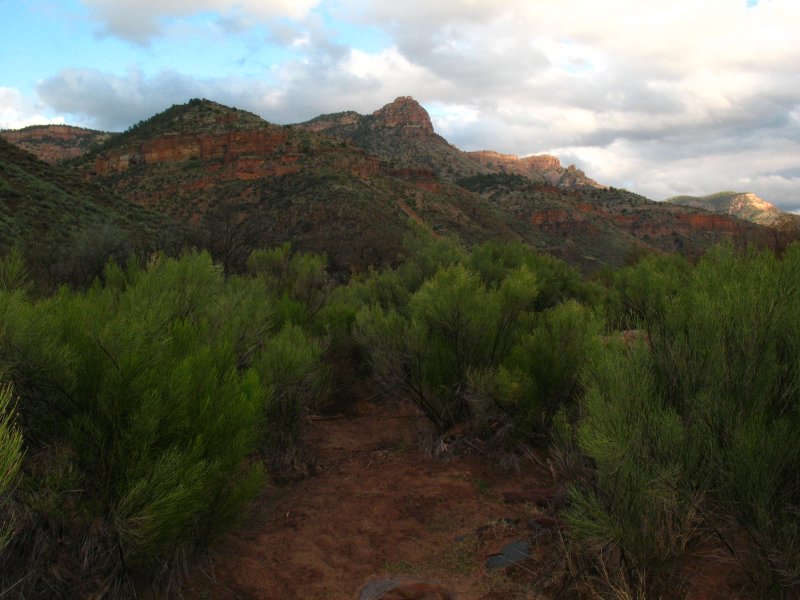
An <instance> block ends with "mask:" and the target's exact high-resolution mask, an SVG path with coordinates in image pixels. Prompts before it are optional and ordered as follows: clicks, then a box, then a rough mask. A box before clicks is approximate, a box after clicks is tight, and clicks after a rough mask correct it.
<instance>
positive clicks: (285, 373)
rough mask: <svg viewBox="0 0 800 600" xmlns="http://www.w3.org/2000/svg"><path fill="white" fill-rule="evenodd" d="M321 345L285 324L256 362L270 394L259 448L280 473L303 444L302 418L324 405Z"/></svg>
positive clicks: (325, 378) (325, 375)
mask: <svg viewBox="0 0 800 600" xmlns="http://www.w3.org/2000/svg"><path fill="white" fill-rule="evenodd" d="M322 352H323V347H322V345H321V344H320V343H319V342H317V341H315V340H314V339H312V338H310V337H309V336H308V335H307V334H306V333H305V332H304V331H303V330H302V329H301V328H300V327H298V326H297V325H291V324H289V325H286V326H284V328H283V329H282V330H281V331H280V332H278V333H277V334H276V335H274V336H272V337H271V338H269V339H267V341H266V342H265V344H264V348H263V350H262V352H261V354H260V355H259V356H258V357H257V359H256V360H255V362H254V368H255V370H256V371H257V372H258V374H259V376H260V379H261V381H262V383H263V385H264V386H265V387H269V389H270V390H271V394H270V395H269V398H268V399H267V402H266V403H265V406H264V412H263V416H262V419H263V422H264V426H263V431H262V434H261V439H260V445H261V447H262V450H263V451H264V453H265V454H266V456H267V458H268V459H269V460H270V462H271V463H272V464H273V465H275V466H276V467H277V468H280V469H281V470H285V469H286V468H287V467H297V466H298V465H293V464H292V462H293V460H294V457H295V453H296V451H297V449H298V446H299V442H300V432H301V424H302V417H303V416H304V414H305V413H306V411H307V410H308V409H309V408H316V407H318V406H319V404H320V403H321V401H322V399H323V397H324V395H325V393H326V392H327V390H328V387H329V380H330V372H329V370H328V369H327V368H326V367H324V366H323V365H322V363H321V356H322Z"/></svg>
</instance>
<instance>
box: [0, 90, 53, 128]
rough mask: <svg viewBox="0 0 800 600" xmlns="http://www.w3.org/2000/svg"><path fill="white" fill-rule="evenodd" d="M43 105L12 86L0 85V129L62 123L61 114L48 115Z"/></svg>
mask: <svg viewBox="0 0 800 600" xmlns="http://www.w3.org/2000/svg"><path fill="white" fill-rule="evenodd" d="M46 112H47V111H46V110H45V107H44V106H42V105H41V104H40V103H38V102H36V101H35V100H34V99H33V98H30V97H28V96H25V95H23V94H22V93H20V92H19V90H16V89H14V88H8V87H0V129H20V128H21V127H27V126H28V125H42V124H49V123H64V122H65V119H64V117H63V116H48V115H47V114H46Z"/></svg>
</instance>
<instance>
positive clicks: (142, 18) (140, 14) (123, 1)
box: [83, 0, 318, 44]
mask: <svg viewBox="0 0 800 600" xmlns="http://www.w3.org/2000/svg"><path fill="white" fill-rule="evenodd" d="M317 3H318V0H170V1H169V2H165V1H164V0H83V4H84V5H86V6H87V7H88V8H89V9H90V10H91V12H92V15H93V16H94V18H95V19H97V20H98V21H100V23H101V24H102V31H103V33H105V34H107V35H114V36H117V37H120V38H123V39H126V40H128V41H132V42H135V43H139V44H144V43H147V42H148V41H150V40H151V39H152V38H153V37H156V36H158V35H159V34H161V33H163V31H164V29H163V25H164V22H165V21H166V20H168V19H186V18H189V17H192V16H195V15H198V14H202V13H216V15H217V18H218V20H219V21H220V23H221V24H223V25H224V26H226V27H228V28H241V27H246V26H247V25H248V24H249V23H251V22H267V21H270V20H274V19H280V18H288V19H300V18H302V17H304V16H306V15H307V14H308V13H309V11H310V10H311V9H312V8H313V7H314V6H315V5H316V4H317Z"/></svg>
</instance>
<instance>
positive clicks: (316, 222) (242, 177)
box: [0, 97, 774, 272]
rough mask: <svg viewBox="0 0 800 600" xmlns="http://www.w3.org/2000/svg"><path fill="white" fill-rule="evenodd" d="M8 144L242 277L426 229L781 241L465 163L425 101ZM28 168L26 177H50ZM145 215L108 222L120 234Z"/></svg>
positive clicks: (566, 247) (189, 110)
mask: <svg viewBox="0 0 800 600" xmlns="http://www.w3.org/2000/svg"><path fill="white" fill-rule="evenodd" d="M2 135H3V136H4V137H5V138H7V139H8V140H9V141H10V142H11V143H13V144H16V145H18V146H20V147H23V148H25V149H27V150H28V151H30V152H33V153H34V154H36V155H37V156H39V157H40V158H41V159H43V160H46V161H48V162H51V163H56V162H58V163H60V164H59V165H56V166H54V169H56V168H57V170H51V171H50V172H49V173H50V175H49V177H50V178H51V180H52V179H53V178H55V179H59V178H64V180H65V181H66V180H69V181H70V182H72V183H70V184H68V185H66V187H65V188H64V189H65V190H68V189H72V188H71V187H70V186H72V185H75V186H78V185H79V184H80V186H84V187H81V188H80V189H82V190H89V189H91V190H93V191H92V192H91V194H90V195H92V194H93V195H94V196H93V197H95V198H98V197H99V195H103V194H106V196H105V197H106V198H107V199H108V198H112V197H113V198H117V199H121V200H122V199H124V200H125V201H127V203H126V204H125V207H126V208H124V209H123V208H121V207H122V206H123V205H122V204H119V201H117V200H114V201H113V202H111V201H108V200H107V201H106V204H105V207H106V209H108V210H113V211H116V210H118V209H119V210H122V211H123V212H125V211H130V209H129V208H127V207H128V206H129V204H134V205H137V206H138V207H141V208H142V209H145V210H144V211H140V213H139V214H141V215H148V216H147V217H144V216H142V218H143V219H151V220H152V219H153V218H154V217H153V216H152V215H161V218H162V219H163V220H164V222H165V223H166V222H169V223H177V224H178V226H179V227H180V228H181V229H182V230H184V231H185V232H188V234H187V235H188V238H187V239H188V240H189V241H190V243H191V244H192V245H195V246H200V247H203V248H207V249H209V250H210V251H211V252H212V254H213V255H214V256H215V257H216V258H217V259H218V260H220V261H221V262H222V263H223V264H224V265H225V267H226V268H227V269H229V270H232V271H241V270H242V269H243V268H244V264H245V261H246V258H247V256H248V255H249V253H250V252H251V251H252V250H253V249H255V248H262V247H270V246H275V245H279V244H281V243H283V242H286V241H290V242H292V244H294V245H295V247H296V248H298V249H301V250H307V251H313V252H325V253H326V254H327V256H328V259H329V261H330V263H331V268H333V269H337V270H341V271H342V272H355V271H361V270H364V269H366V268H368V267H370V266H373V265H386V264H393V263H394V262H396V260H397V259H398V256H399V255H400V254H401V252H402V240H403V238H404V237H405V236H406V235H407V234H408V232H409V228H410V227H411V223H415V224H416V225H422V226H423V227H425V228H427V229H428V230H429V231H430V232H431V234H432V235H434V236H448V235H450V236H455V237H457V238H458V239H460V240H462V241H463V242H464V243H466V244H468V245H472V244H476V243H479V242H481V241H485V240H490V239H497V240H505V241H521V242H524V243H527V244H529V245H531V246H532V247H534V248H536V249H537V250H539V251H542V252H547V253H549V254H552V255H553V256H556V257H560V258H563V259H565V260H567V261H569V262H571V263H572V264H575V265H577V266H579V267H580V268H581V269H583V270H586V271H591V270H594V269H596V268H598V267H600V266H602V265H612V266H614V265H621V264H623V263H625V262H626V260H628V259H629V257H631V256H636V255H640V254H641V253H642V252H648V251H656V252H662V251H679V252H682V253H684V254H686V255H697V254H699V253H702V252H703V251H704V250H705V249H707V248H709V247H710V246H712V245H713V244H716V243H718V242H720V241H722V240H726V239H733V240H737V242H741V243H750V242H754V243H759V244H768V243H772V240H773V238H774V235H773V234H772V233H771V232H770V231H768V230H767V229H765V228H763V227H761V226H759V225H757V224H753V223H750V222H747V221H744V220H742V219H740V218H736V216H735V215H730V214H724V215H723V214H712V213H709V212H708V211H707V210H703V209H702V208H696V207H688V206H682V205H679V204H677V203H656V202H651V201H649V200H647V199H646V198H643V197H642V196H638V195H636V194H632V193H630V192H627V191H625V190H619V189H614V188H608V187H604V186H602V185H600V184H598V183H597V182H595V181H593V180H592V179H590V178H589V177H587V176H586V174H584V173H583V172H582V171H580V170H579V169H576V168H575V167H574V166H568V167H563V166H562V165H561V163H560V162H559V160H558V158H556V157H554V156H548V155H538V156H536V155H534V156H528V157H521V158H520V157H517V156H514V155H509V154H500V153H497V152H493V151H489V150H486V151H479V152H464V151H462V150H459V149H458V148H456V147H455V146H453V145H452V144H450V143H448V142H447V141H446V140H445V139H444V138H442V137H441V136H440V135H438V134H437V133H436V132H435V131H434V128H433V125H432V123H431V120H430V117H429V115H428V113H427V111H426V110H425V109H424V108H423V107H422V106H421V105H420V104H419V103H418V102H416V101H415V100H414V99H413V98H410V97H400V98H397V99H396V100H395V101H393V102H391V103H389V104H387V105H386V106H384V107H382V108H380V109H378V110H376V111H375V112H373V113H372V114H369V115H361V114H359V113H356V112H353V111H349V112H341V113H334V114H327V115H321V116H319V117H316V118H315V119H312V120H310V121H307V122H305V123H299V124H296V125H285V126H278V125H274V124H271V123H268V122H267V121H264V120H263V119H261V118H260V117H258V116H257V115H254V114H252V113H249V112H246V111H243V110H238V109H235V108H231V107H227V106H224V105H221V104H218V103H215V102H212V101H209V100H200V99H195V100H192V101H190V102H189V103H187V104H183V105H176V106H173V107H171V108H169V109H167V110H166V111H164V112H162V113H159V114H157V115H155V116H153V117H151V118H150V119H147V120H144V121H141V122H140V123H137V124H136V125H135V126H133V127H131V128H130V129H129V130H128V131H126V132H124V133H119V134H110V133H104V132H97V131H91V130H87V129H81V128H73V127H68V126H43V127H29V128H25V129H22V130H18V131H6V132H3V133H2ZM6 154H7V153H6ZM6 160H9V159H8V158H6ZM14 160H17V159H14ZM23 162H24V161H23ZM25 164H26V165H27V167H25V166H23V167H19V169H17V171H16V172H17V175H15V177H19V176H20V175H19V173H20V172H22V171H25V170H26V169H32V172H33V173H36V172H37V170H39V171H41V169H42V167H34V166H33V163H32V162H30V161H27V162H25ZM88 183H91V184H93V185H92V186H88ZM8 185H11V183H10V182H9V183H8ZM59 185H60V184H56V187H59ZM98 186H100V187H98ZM101 189H102V190H105V191H104V192H102V193H100V192H98V190H101ZM25 193H28V192H25ZM30 193H33V192H30ZM82 193H84V192H82ZM45 196H49V195H48V194H45V193H41V194H38V196H36V198H37V199H36V200H35V202H34V204H36V203H39V204H42V203H45V204H46V203H48V202H51V203H55V204H54V205H53V206H52V207H51V208H50V210H51V211H56V212H60V211H63V212H64V213H65V214H64V215H60V216H59V217H57V218H52V219H49V221H50V222H51V223H52V222H59V221H65V222H68V221H69V220H70V218H72V217H70V216H68V214H69V213H70V212H73V213H74V207H73V208H72V209H67V208H66V206H63V205H62V204H59V203H58V202H57V201H56V200H47V199H45ZM3 202H4V206H3V208H2V210H4V211H5V212H6V213H9V212H10V211H11V205H12V204H13V205H14V207H15V208H14V211H15V214H16V212H17V211H18V210H19V208H18V207H19V206H20V204H19V202H18V201H13V200H12V198H11V197H10V196H9V197H4V198H3ZM78 204H80V203H78ZM100 204H102V203H98V202H96V201H95V202H94V204H93V205H94V206H97V205H100ZM115 207H117V208H115ZM99 210H100V209H99V208H98V209H97V211H99ZM97 211H95V212H97ZM131 214H132V213H131ZM15 218H16V217H15ZM36 218H38V217H35V219H36ZM98 218H99V217H98ZM131 218H134V217H131V216H130V215H128V216H124V217H123V216H118V215H117V216H111V215H107V216H103V217H102V219H103V220H104V222H108V223H110V224H112V225H113V224H115V223H116V222H117V221H119V220H120V219H122V220H123V221H126V222H130V219H131ZM4 222H5V223H6V225H5V228H6V232H5V233H4V234H3V235H4V236H5V238H0V244H2V243H5V244H6V245H9V244H10V243H13V242H14V240H16V239H17V238H18V237H19V236H21V235H22V233H21V230H20V228H19V227H16V228H15V227H14V226H12V225H11V224H10V217H6V219H5V221H4ZM81 222H83V221H81ZM70 227H72V226H68V227H66V229H69V228H70ZM97 227H98V226H97V224H96V223H95V224H94V225H92V226H91V228H93V229H97ZM143 229H146V228H144V227H143ZM70 235H71V234H70ZM158 235H162V234H160V233H159V234H158ZM165 235H166V234H165ZM145 237H147V236H145ZM157 237H158V236H157Z"/></svg>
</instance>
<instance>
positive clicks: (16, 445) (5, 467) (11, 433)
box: [0, 385, 22, 552]
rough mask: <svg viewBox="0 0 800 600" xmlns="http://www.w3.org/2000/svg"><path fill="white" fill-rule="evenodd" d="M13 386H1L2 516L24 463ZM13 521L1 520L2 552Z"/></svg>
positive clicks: (0, 488)
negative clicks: (15, 479)
mask: <svg viewBox="0 0 800 600" xmlns="http://www.w3.org/2000/svg"><path fill="white" fill-rule="evenodd" d="M11 398H12V394H11V387H10V386H8V385H3V386H0V518H2V517H4V516H5V515H6V514H8V511H7V509H6V502H7V500H6V498H7V497H8V496H9V495H10V494H11V488H12V484H13V483H14V478H15V477H16V475H17V472H18V471H19V468H20V465H21V464H22V435H21V434H20V432H19V429H17V427H16V426H15V424H14V413H13V411H12V408H11ZM12 526H13V522H12V523H8V522H6V521H5V519H2V520H0V552H2V551H3V549H4V548H5V546H6V544H8V542H9V540H10V539H11V534H12V533H13V529H12Z"/></svg>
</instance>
